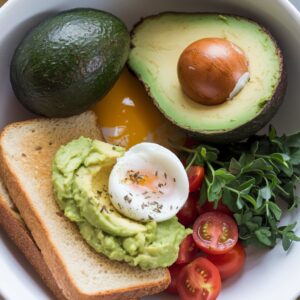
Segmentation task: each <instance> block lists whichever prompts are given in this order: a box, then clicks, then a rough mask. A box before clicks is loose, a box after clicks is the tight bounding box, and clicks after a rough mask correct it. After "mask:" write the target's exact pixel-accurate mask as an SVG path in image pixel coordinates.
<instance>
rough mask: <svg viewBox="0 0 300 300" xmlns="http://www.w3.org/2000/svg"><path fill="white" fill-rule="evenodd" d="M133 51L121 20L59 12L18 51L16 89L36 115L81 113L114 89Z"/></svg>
mask: <svg viewBox="0 0 300 300" xmlns="http://www.w3.org/2000/svg"><path fill="white" fill-rule="evenodd" d="M129 47H130V36H129V33H128V30H127V28H126V26H125V25H124V23H123V22H122V21H121V20H119V19H118V18H117V17H115V16H113V15H111V14H109V13H106V12H103V11H99V10H95V9H90V8H79V9H73V10H69V11H64V12H61V13H59V14H58V15H56V16H54V17H50V18H49V19H46V20H45V21H43V22H42V23H40V24H39V25H38V26H37V27H35V28H34V29H32V30H31V31H30V32H29V33H28V34H27V36H26V37H25V38H24V39H23V40H22V42H21V43H20V44H19V46H18V47H17V49H16V51H15V53H14V55H13V58H12V61H11V70H10V77H11V84H12V88H13V90H14V92H15V95H16V97H17V98H18V99H19V101H20V102H21V103H22V104H23V105H24V106H25V107H27V108H28V109H29V110H31V111H33V112H35V113H37V114H40V115H44V116H47V117H67V116H71V115H74V114H78V113H81V112H83V111H85V110H86V109H88V108H89V107H90V106H91V105H92V104H93V103H95V102H96V101H98V100H99V99H101V98H102V97H103V96H104V95H105V94H106V93H107V92H108V91H109V90H110V88H111V87H112V86H113V84H114V83H115V81H116V80H117V79H118V77H119V75H120V72H121V70H122V69H123V67H124V65H125V63H126V60H127V58H128V54H129Z"/></svg>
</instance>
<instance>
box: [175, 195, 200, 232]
mask: <svg viewBox="0 0 300 300" xmlns="http://www.w3.org/2000/svg"><path fill="white" fill-rule="evenodd" d="M198 199H199V193H190V194H189V197H188V199H187V200H186V202H185V204H184V205H183V207H182V208H181V210H180V211H179V212H178V213H177V218H178V221H179V222H180V223H181V224H182V225H184V226H189V225H190V224H192V223H194V221H195V220H196V219H197V217H198V212H197V205H198Z"/></svg>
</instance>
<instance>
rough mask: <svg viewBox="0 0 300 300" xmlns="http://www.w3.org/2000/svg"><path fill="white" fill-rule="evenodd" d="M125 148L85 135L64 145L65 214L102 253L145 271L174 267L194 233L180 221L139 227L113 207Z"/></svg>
mask: <svg viewBox="0 0 300 300" xmlns="http://www.w3.org/2000/svg"><path fill="white" fill-rule="evenodd" d="M123 154H124V149H123V148H121V147H116V146H113V145H110V144H107V143H104V142H101V141H97V140H94V141H93V140H90V139H88V138H84V137H81V138H79V139H77V140H73V141H72V142H70V143H69V144H67V145H65V146H62V147H61V148H60V149H59V150H58V152H57V153H56V155H55V158H54V161H53V170H52V181H53V187H54V193H55V195H56V199H57V202H58V204H59V206H60V208H61V209H62V210H63V211H64V214H65V216H66V217H67V218H68V219H70V220H71V221H73V222H76V223H77V225H78V227H79V230H80V233H81V235H82V236H83V238H84V239H85V240H86V241H87V243H88V244H89V245H90V246H91V247H93V248H94V249H95V250H96V251H97V252H100V253H102V254H104V255H105V256H107V257H108V258H109V259H112V260H117V261H125V262H127V263H129V264H130V265H133V266H140V267H141V268H142V269H153V268H157V267H166V266H170V265H172V264H173V263H174V261H175V260H176V259H177V256H178V251H179V245H180V243H181V242H182V240H183V239H184V238H185V237H186V236H187V235H188V234H189V233H190V230H189V229H185V228H184V226H182V225H181V224H180V223H179V222H178V221H177V219H176V217H174V218H172V219H170V220H167V221H164V222H161V223H156V222H154V221H151V222H148V223H139V222H136V221H132V220H130V219H128V218H126V217H124V216H123V215H121V214H120V213H119V212H118V211H117V210H116V209H115V208H114V207H113V205H112V204H111V201H110V196H109V192H108V180H109V174H110V172H111V169H112V168H113V166H114V164H115V163H116V161H117V159H118V157H120V156H122V155H123Z"/></svg>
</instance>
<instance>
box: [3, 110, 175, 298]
mask: <svg viewBox="0 0 300 300" xmlns="http://www.w3.org/2000/svg"><path fill="white" fill-rule="evenodd" d="M80 136H86V137H90V138H92V139H96V138H98V139H99V138H101V136H100V132H99V130H98V128H97V125H96V118H95V115H94V114H93V113H92V112H87V113H84V114H81V115H79V116H75V117H71V118H67V119H52V120H50V119H37V120H31V121H26V122H20V123H15V124H12V125H9V126H7V127H6V128H5V129H4V131H3V132H2V134H1V137H0V164H1V173H2V174H1V175H2V178H3V180H4V182H5V184H6V186H7V188H8V190H9V193H10V195H11V196H12V198H13V200H14V203H15V204H16V206H17V208H18V210H19V211H20V214H21V216H22V218H23V219H24V221H25V223H26V225H27V226H28V228H29V229H30V231H31V233H32V236H33V238H34V240H35V242H36V244H37V245H38V247H39V249H40V250H41V252H42V255H43V257H44V260H45V262H46V264H47V266H48V267H49V269H50V271H51V273H52V274H53V277H54V278H55V280H56V282H57V284H58V286H59V287H60V288H61V289H62V291H63V293H64V296H65V297H66V298H67V299H110V300H114V299H115V300H123V299H124V300H125V299H129V298H133V297H141V296H144V295H148V294H153V293H158V292H160V291H162V290H163V289H165V288H166V286H167V285H168V283H169V273H168V271H167V270H165V269H156V270H151V271H142V270H140V269H139V268H134V267H130V266H128V265H127V264H125V263H118V262H115V261H111V260H109V259H107V258H105V257H104V256H102V255H100V254H98V253H95V252H94V251H93V250H92V249H91V248H90V247H89V246H88V245H87V244H86V243H85V241H84V240H83V238H82V237H81V236H80V234H79V231H78V229H77V228H76V226H75V225H74V224H72V223H71V222H70V221H69V220H67V219H66V218H65V217H64V216H63V215H62V213H61V211H60V210H59V208H58V206H57V204H56V202H55V199H54V198H53V192H52V182H51V165H52V159H53V157H54V155H55V153H56V151H57V150H58V148H59V147H60V146H61V145H62V144H66V143H68V142H69V141H71V140H73V139H75V138H78V137H80Z"/></svg>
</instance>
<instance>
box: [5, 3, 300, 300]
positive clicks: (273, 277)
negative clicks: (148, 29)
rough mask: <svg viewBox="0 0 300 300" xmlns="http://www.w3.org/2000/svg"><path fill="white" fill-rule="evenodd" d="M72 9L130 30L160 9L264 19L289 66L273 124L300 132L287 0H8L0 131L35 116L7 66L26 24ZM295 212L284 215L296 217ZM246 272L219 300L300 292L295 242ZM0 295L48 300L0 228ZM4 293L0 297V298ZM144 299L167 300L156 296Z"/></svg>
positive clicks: (279, 299) (299, 63)
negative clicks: (103, 14)
mask: <svg viewBox="0 0 300 300" xmlns="http://www.w3.org/2000/svg"><path fill="white" fill-rule="evenodd" d="M73 7H94V8H98V9H102V10H106V11H109V12H112V13H113V14H116V15H117V16H119V17H120V18H121V19H123V20H124V21H125V22H126V23H127V25H128V28H131V27H132V25H133V24H134V23H136V22H137V21H138V20H139V19H140V18H141V17H143V16H147V15H151V14H155V13H158V12H162V11H191V12H195V11H213V12H223V13H224V12H230V13H236V14H239V15H244V16H248V17H250V18H253V19H255V20H257V21H260V23H262V24H264V25H265V26H266V27H267V28H269V29H270V30H271V32H272V33H273V34H274V35H275V36H276V38H277V39H278V41H279V43H280V45H281V47H282V49H283V52H284V55H285V59H286V63H287V69H288V77H289V86H288V93H287V97H286V100H285V103H284V104H283V106H282V107H281V109H280V111H279V113H278V114H277V115H276V117H275V118H274V119H273V120H272V123H273V124H275V126H276V127H277V128H278V129H279V131H280V132H286V133H289V132H292V131H296V130H297V129H300V122H299V116H300V101H299V97H300V96H299V95H300V80H299V78H300V53H299V49H300V34H299V32H300V15H299V13H298V12H297V10H296V9H295V8H294V7H293V6H292V5H291V4H290V3H289V2H288V1H285V0H243V1H241V0H226V1H224V0H206V1H204V0H201V1H199V0H185V1H182V0H164V1H161V0H151V1H141V0H127V1H125V0H109V1H108V0H106V1H105V0H85V1H82V0H51V1H41V0H26V1H24V0H9V1H8V2H7V4H5V5H4V7H2V8H1V9H0V128H2V127H3V126H4V125H5V124H7V123H9V122H12V121H17V120H22V119H27V118H29V117H31V116H32V114H30V113H29V112H28V111H26V110H25V109H24V108H23V107H22V106H21V105H20V104H19V103H18V102H17V100H16V99H15V96H14V94H13V92H12V89H11V86H10V82H9V65H10V60H11V56H12V54H13V51H14V49H15V47H16V45H17V44H18V43H19V41H20V40H21V38H22V37H23V36H24V34H25V33H26V32H27V31H28V29H29V28H31V27H32V26H34V25H35V24H37V23H38V22H39V21H41V20H43V19H44V18H45V17H46V16H49V15H52V14H54V13H56V12H58V11H61V10H65V9H69V8H73ZM299 216H300V212H296V213H294V214H293V215H292V216H288V217H287V218H285V220H284V221H285V222H288V221H291V220H295V219H299ZM248 252H249V253H248V256H247V263H246V266H245V269H244V271H243V272H242V274H240V275H239V276H238V277H236V278H232V279H231V280H228V281H227V282H226V283H224V285H223V289H222V292H221V295H220V297H219V298H218V299H220V300H235V299H236V300H240V299H243V300H253V299H255V300H260V299H265V300H269V299H270V300H292V299H296V298H297V296H299V295H300V282H299V278H300V257H299V254H298V253H300V243H298V244H296V243H295V244H294V245H293V247H292V249H291V250H290V251H289V252H288V253H285V252H284V251H283V250H282V247H281V245H277V246H276V247H275V248H274V249H273V250H271V251H253V252H252V253H250V251H248ZM0 293H1V294H2V295H3V296H4V298H5V299H10V300H20V299H26V300H34V299H35V300H37V299H39V300H42V299H51V297H52V296H51V295H50V293H49V292H48V291H47V290H46V289H45V288H44V286H43V284H42V283H41V281H40V280H39V278H37V276H36V275H35V273H34V272H33V270H32V268H31V267H30V266H29V264H28V263H27V262H26V261H25V260H24V258H23V256H22V255H21V254H20V253H19V252H18V251H17V250H16V248H15V247H14V246H13V245H12V244H11V243H10V242H9V240H8V238H7V237H6V236H5V234H4V233H3V232H2V231H1V229H0ZM0 298H1V297H0ZM145 299H147V300H150V299H151V300H158V299H161V300H167V299H169V300H171V299H176V297H174V296H170V295H164V294H160V295H157V296H152V297H146V298H145Z"/></svg>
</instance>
